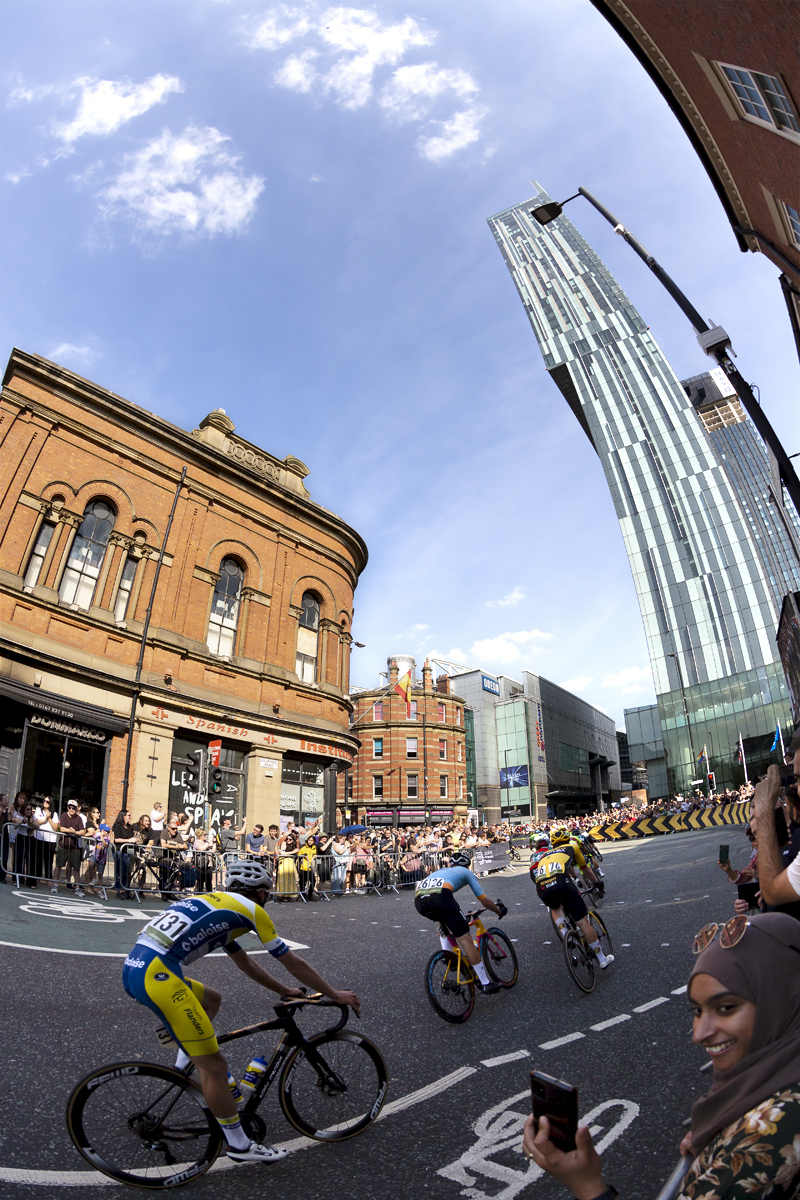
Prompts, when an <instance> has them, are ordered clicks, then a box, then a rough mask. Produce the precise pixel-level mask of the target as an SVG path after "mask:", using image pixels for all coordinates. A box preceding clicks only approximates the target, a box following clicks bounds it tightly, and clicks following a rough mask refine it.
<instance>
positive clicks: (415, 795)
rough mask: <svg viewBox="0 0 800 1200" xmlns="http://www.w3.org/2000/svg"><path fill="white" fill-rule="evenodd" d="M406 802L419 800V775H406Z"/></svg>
mask: <svg viewBox="0 0 800 1200" xmlns="http://www.w3.org/2000/svg"><path fill="white" fill-rule="evenodd" d="M412 779H413V780H414V790H413V792H412V790H411V780H412ZM406 800H419V775H406Z"/></svg>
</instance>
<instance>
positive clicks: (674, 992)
mask: <svg viewBox="0 0 800 1200" xmlns="http://www.w3.org/2000/svg"><path fill="white" fill-rule="evenodd" d="M686 991H688V984H685V983H684V984H683V985H682V987H679V988H673V989H672V992H671V995H673V996H682V995H683V994H684V992H686Z"/></svg>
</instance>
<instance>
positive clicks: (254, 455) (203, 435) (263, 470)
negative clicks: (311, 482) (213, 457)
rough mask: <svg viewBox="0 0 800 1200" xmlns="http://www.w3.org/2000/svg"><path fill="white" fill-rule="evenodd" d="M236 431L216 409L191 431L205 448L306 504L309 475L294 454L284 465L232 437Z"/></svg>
mask: <svg viewBox="0 0 800 1200" xmlns="http://www.w3.org/2000/svg"><path fill="white" fill-rule="evenodd" d="M235 428H236V426H235V425H234V423H233V421H232V420H231V419H230V417H229V416H228V415H227V414H226V412H225V410H224V409H223V408H215V409H214V411H213V412H210V413H209V414H208V416H206V417H204V418H203V420H202V421H201V422H200V426H199V428H198V429H193V430H192V437H194V438H196V439H197V440H198V442H203V443H204V444H205V445H206V446H212V447H213V448H214V449H215V450H220V451H221V452H222V453H223V454H227V455H228V457H229V458H232V459H233V460H234V462H237V463H240V464H241V465H242V466H243V467H249V468H250V469H251V470H253V471H256V472H257V473H258V474H259V475H262V476H263V477H264V478H265V479H269V480H270V481H271V482H272V483H277V484H280V485H281V487H285V488H288V490H289V491H290V492H295V493H296V494H297V495H298V496H302V497H303V499H304V500H308V499H309V492H308V491H307V490H306V488H305V486H304V484H303V480H304V479H305V477H306V475H308V473H309V472H308V467H307V466H306V465H305V463H304V462H301V461H300V459H299V458H295V457H294V455H292V454H289V455H287V456H286V458H285V459H284V460H283V462H281V460H280V459H277V458H273V457H272V455H271V454H266V453H264V451H263V450H259V449H258V447H257V446H252V445H251V444H250V443H249V442H246V441H244V439H243V438H237V437H233V436H232V435H233V432H234V430H235Z"/></svg>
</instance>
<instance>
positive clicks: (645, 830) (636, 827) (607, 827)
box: [589, 800, 750, 842]
mask: <svg viewBox="0 0 800 1200" xmlns="http://www.w3.org/2000/svg"><path fill="white" fill-rule="evenodd" d="M749 817H750V801H749V800H737V801H735V802H732V803H730V804H717V805H716V806H715V807H714V808H703V809H700V810H699V811H698V812H681V813H672V814H671V815H670V816H666V815H665V816H661V817H639V818H638V819H637V820H635V821H606V822H603V824H598V825H593V826H592V828H591V829H590V830H589V833H590V835H591V836H592V837H593V838H594V840H595V841H596V842H619V841H625V840H626V839H630V838H642V837H655V836H656V835H658V834H662V833H691V831H692V830H693V829H714V828H715V827H721V826H723V825H746V824H747V822H748V820H749Z"/></svg>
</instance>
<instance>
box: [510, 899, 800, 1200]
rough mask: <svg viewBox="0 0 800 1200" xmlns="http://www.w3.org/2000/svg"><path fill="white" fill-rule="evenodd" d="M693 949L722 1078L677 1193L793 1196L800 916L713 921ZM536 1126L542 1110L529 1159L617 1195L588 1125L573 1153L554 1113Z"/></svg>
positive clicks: (572, 1183)
mask: <svg viewBox="0 0 800 1200" xmlns="http://www.w3.org/2000/svg"><path fill="white" fill-rule="evenodd" d="M692 949H693V951H694V953H695V954H696V955H697V956H698V957H697V961H696V963H695V967H694V970H693V971H692V973H691V975H690V977H689V989H688V999H689V1006H690V1011H691V1014H692V1023H693V1030H692V1040H693V1041H694V1043H695V1045H697V1046H702V1047H703V1048H704V1049H705V1051H706V1053H707V1054H708V1057H709V1060H710V1062H711V1063H712V1064H713V1070H714V1076H713V1081H712V1084H711V1088H710V1090H709V1092H708V1094H707V1095H706V1096H703V1097H702V1098H701V1099H700V1100H698V1101H697V1102H696V1103H695V1105H694V1107H693V1109H692V1123H691V1129H690V1132H689V1133H688V1134H687V1135H686V1137H685V1138H684V1139H683V1141H682V1142H681V1144H680V1147H679V1150H680V1153H681V1154H682V1155H684V1156H685V1158H686V1168H687V1173H686V1176H685V1178H684V1180H683V1183H682V1185H681V1186H680V1190H679V1192H678V1193H677V1196H676V1200H744V1197H748V1196H752V1197H762V1198H764V1197H767V1196H768V1197H769V1198H770V1200H792V1198H794V1197H796V1196H797V1195H798V1189H799V1188H800V1156H799V1155H798V1148H799V1147H800V969H799V964H800V925H798V923H797V921H796V920H795V919H794V918H793V917H790V916H788V915H787V914H786V913H761V914H759V915H757V916H753V917H747V916H745V915H740V916H735V917H731V919H730V920H729V921H727V922H726V923H725V924H724V925H722V926H720V925H716V924H712V925H706V926H705V927H704V928H703V929H701V930H700V931H699V933H698V934H697V935H696V937H695V939H694V944H693V947H692ZM545 1078H546V1077H545ZM553 1082H556V1083H557V1082H558V1081H553ZM536 1125H537V1122H536V1119H535V1117H534V1116H531V1117H528V1119H527V1121H526V1122H525V1131H524V1138H523V1143H522V1152H523V1154H524V1155H525V1156H526V1158H530V1159H533V1160H534V1161H535V1162H536V1163H537V1164H538V1166H540V1167H541V1168H542V1169H543V1170H545V1171H547V1173H548V1174H550V1175H552V1176H554V1178H556V1179H558V1180H559V1181H560V1182H561V1183H564V1184H566V1185H567V1186H568V1187H570V1188H571V1189H572V1192H573V1194H574V1195H575V1197H576V1198H577V1200H613V1197H615V1196H617V1195H618V1193H617V1191H616V1189H615V1188H614V1187H613V1186H611V1185H609V1184H607V1183H606V1181H605V1180H604V1178H603V1173H602V1162H601V1159H600V1156H599V1155H598V1154H597V1151H596V1150H595V1148H594V1145H593V1143H592V1137H591V1134H590V1133H589V1130H588V1129H587V1128H586V1126H582V1127H578V1129H577V1130H576V1132H575V1147H576V1148H575V1149H574V1150H572V1151H569V1152H564V1151H563V1150H559V1149H558V1148H557V1146H556V1145H555V1144H554V1142H553V1140H552V1139H551V1137H550V1132H551V1122H550V1120H549V1119H548V1117H547V1116H546V1115H542V1116H541V1117H540V1118H539V1120H538V1130H537V1127H536ZM664 1174H666V1170H665V1172H664Z"/></svg>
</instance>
